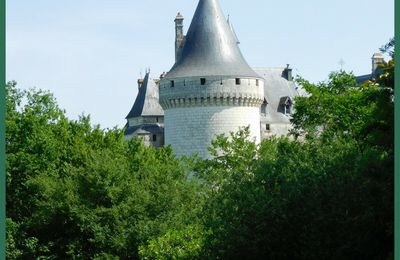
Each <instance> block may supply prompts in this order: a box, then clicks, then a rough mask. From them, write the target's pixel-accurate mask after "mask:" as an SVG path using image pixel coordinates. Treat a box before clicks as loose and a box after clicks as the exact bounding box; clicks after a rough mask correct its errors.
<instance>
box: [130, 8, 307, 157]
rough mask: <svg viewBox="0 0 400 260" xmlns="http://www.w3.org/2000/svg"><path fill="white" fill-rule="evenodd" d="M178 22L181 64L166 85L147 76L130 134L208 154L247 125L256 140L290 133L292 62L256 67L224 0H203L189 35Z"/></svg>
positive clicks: (177, 47) (164, 78) (293, 87)
mask: <svg viewBox="0 0 400 260" xmlns="http://www.w3.org/2000/svg"><path fill="white" fill-rule="evenodd" d="M183 20H184V18H183V16H182V15H181V14H180V13H178V15H177V16H176V18H175V33H176V35H175V63H174V65H173V66H172V68H171V69H170V70H169V72H168V73H166V74H164V75H162V76H161V77H160V80H159V81H158V80H154V79H151V78H150V75H149V72H148V73H146V76H145V78H144V79H143V80H139V81H138V82H139V93H138V96H137V98H136V100H135V103H134V105H133V108H132V110H131V111H130V113H129V114H128V116H127V117H126V119H127V121H128V122H127V127H126V133H125V137H126V138H127V139H130V138H132V137H138V138H142V139H144V142H145V143H146V144H149V145H150V144H151V145H154V146H156V147H157V146H160V145H163V144H164V143H165V144H166V145H171V146H172V148H173V150H174V152H175V153H176V154H177V155H178V156H182V155H190V154H191V153H198V154H199V155H200V156H201V157H204V158H208V157H209V156H210V155H209V153H208V151H207V147H209V146H210V144H211V141H212V140H213V139H214V138H215V137H216V135H219V134H229V132H232V131H237V130H238V129H239V128H240V127H243V126H249V128H250V133H251V137H252V138H253V139H254V140H255V142H257V143H258V142H260V141H261V140H262V139H263V138H267V137H270V136H274V135H278V136H280V135H286V134H287V133H288V131H289V130H290V127H291V126H290V114H291V112H292V106H293V101H294V98H295V97H296V96H298V95H299V92H298V90H297V87H296V85H295V84H294V82H293V81H292V70H291V69H290V68H289V65H287V66H286V67H282V68H255V69H252V68H251V67H250V66H249V65H248V64H247V62H246V60H245V59H244V57H243V55H242V53H241V51H240V49H239V40H238V38H237V36H236V34H235V32H234V30H233V26H232V24H231V23H230V21H229V19H226V18H225V16H224V14H223V12H222V10H221V8H220V5H219V3H218V0H200V1H199V4H198V6H197V9H196V11H195V14H194V17H193V19H192V22H191V25H190V27H189V29H188V32H187V34H186V35H184V33H183Z"/></svg>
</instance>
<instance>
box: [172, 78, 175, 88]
mask: <svg viewBox="0 0 400 260" xmlns="http://www.w3.org/2000/svg"><path fill="white" fill-rule="evenodd" d="M171 87H172V88H173V87H175V81H173V80H171Z"/></svg>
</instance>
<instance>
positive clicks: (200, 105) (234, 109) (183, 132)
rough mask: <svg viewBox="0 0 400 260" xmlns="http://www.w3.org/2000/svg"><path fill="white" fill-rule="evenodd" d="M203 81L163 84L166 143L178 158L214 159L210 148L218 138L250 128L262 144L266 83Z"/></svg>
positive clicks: (189, 79)
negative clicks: (191, 155)
mask: <svg viewBox="0 0 400 260" xmlns="http://www.w3.org/2000/svg"><path fill="white" fill-rule="evenodd" d="M204 78H205V84H204V85H202V84H201V80H200V78H199V77H191V78H185V79H174V80H173V83H172V80H162V81H161V82H160V104H161V106H162V107H163V108H164V110H165V118H164V119H165V121H164V122H165V143H166V144H167V145H168V144H170V145H171V146H172V148H173V150H174V152H175V153H176V154H177V155H178V156H182V155H190V154H191V153H198V154H199V155H200V156H201V157H203V158H208V157H209V156H210V155H209V153H208V151H207V147H209V146H210V144H211V141H212V140H213V139H215V137H216V135H219V134H226V135H228V134H229V132H232V131H233V132H236V131H237V130H238V129H239V128H240V127H245V126H249V127H250V133H251V137H252V138H254V140H255V141H256V142H259V141H260V106H261V103H262V101H263V99H264V92H263V88H264V86H263V84H264V83H263V80H262V79H255V78H240V84H237V80H236V78H230V77H204Z"/></svg>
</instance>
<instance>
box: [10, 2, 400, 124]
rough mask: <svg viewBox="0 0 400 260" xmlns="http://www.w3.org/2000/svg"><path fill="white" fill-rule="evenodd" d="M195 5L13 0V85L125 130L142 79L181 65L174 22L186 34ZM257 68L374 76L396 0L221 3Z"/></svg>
mask: <svg viewBox="0 0 400 260" xmlns="http://www.w3.org/2000/svg"><path fill="white" fill-rule="evenodd" d="M197 3H198V1H197V0H169V1H165V0H147V1H138V0H112V1H110V0H108V1H106V0H35V1H32V0H12V1H7V40H6V44H7V52H6V54H7V59H6V65H7V72H6V76H7V80H16V81H17V82H18V84H19V86H20V87H22V88H31V87H37V88H41V89H46V90H50V91H51V92H53V93H54V95H55V96H56V98H57V100H58V102H59V105H60V106H61V107H62V108H64V109H66V110H67V115H68V116H69V117H70V118H72V119H76V118H77V117H78V115H80V114H82V113H85V114H90V115H91V117H92V121H93V123H99V124H100V125H101V126H102V127H113V126H116V125H118V126H120V127H122V126H124V124H125V116H126V115H127V114H128V112H129V110H130V109H131V107H132V105H133V102H134V100H135V97H136V94H137V84H136V81H137V79H138V77H140V73H141V72H142V74H144V72H145V69H146V68H151V72H152V76H153V77H158V76H159V75H160V74H161V73H162V72H163V71H168V70H169V69H170V68H171V67H172V65H173V62H174V21H173V20H174V18H175V16H176V14H177V12H178V11H180V12H181V13H182V14H183V15H184V17H185V21H184V25H185V28H184V29H185V32H186V31H187V29H188V27H189V25H190V21H191V18H192V16H193V13H194V11H195V8H196V6H197ZM220 4H221V6H222V9H223V11H224V13H225V15H228V14H230V17H231V21H232V22H233V24H234V27H235V31H236V34H237V35H238V38H239V40H240V42H241V44H240V48H241V50H242V53H243V55H244V57H245V58H246V60H247V62H248V63H249V64H250V65H251V66H252V67H283V66H285V64H287V63H289V64H291V66H292V67H293V68H294V71H295V73H296V74H300V75H302V76H303V77H304V78H306V79H309V80H311V81H314V82H316V81H321V80H325V79H326V78H327V76H328V74H329V73H330V72H331V71H333V70H338V69H340V65H339V63H340V62H339V61H340V60H343V61H344V65H343V68H344V69H345V70H348V71H353V72H354V73H355V74H356V75H360V74H368V73H370V70H371V59H370V58H371V56H372V54H373V53H374V52H376V51H378V49H379V47H381V46H382V45H383V44H385V43H386V42H387V41H388V40H389V38H391V37H392V36H393V35H394V1H393V0H379V1H378V0H332V1H321V0H303V1H298V0H286V1H272V0H247V1H238V0H220Z"/></svg>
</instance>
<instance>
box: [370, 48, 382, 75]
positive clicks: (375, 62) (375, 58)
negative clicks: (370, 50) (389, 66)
mask: <svg viewBox="0 0 400 260" xmlns="http://www.w3.org/2000/svg"><path fill="white" fill-rule="evenodd" d="M371 59H372V74H373V75H375V74H376V72H377V69H378V68H379V64H382V63H383V62H384V61H385V60H384V58H383V56H382V54H381V53H374V55H372V58H371Z"/></svg>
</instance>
